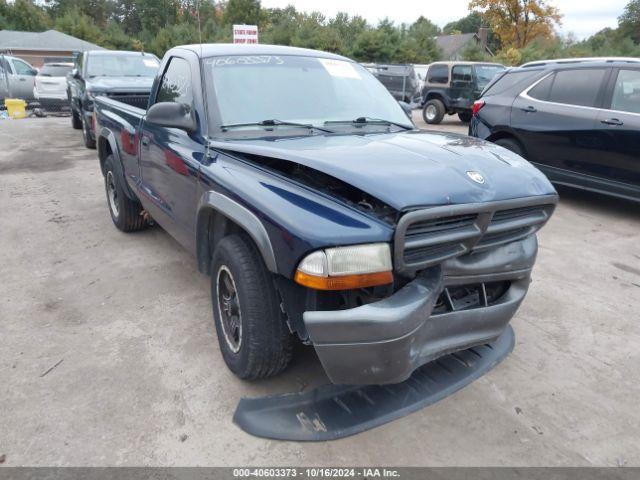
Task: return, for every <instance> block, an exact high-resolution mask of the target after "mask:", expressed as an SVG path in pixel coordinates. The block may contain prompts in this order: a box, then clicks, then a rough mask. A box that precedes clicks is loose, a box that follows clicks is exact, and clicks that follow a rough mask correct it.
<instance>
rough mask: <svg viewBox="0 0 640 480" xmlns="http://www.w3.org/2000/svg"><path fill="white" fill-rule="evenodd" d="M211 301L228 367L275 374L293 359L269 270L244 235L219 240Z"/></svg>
mask: <svg viewBox="0 0 640 480" xmlns="http://www.w3.org/2000/svg"><path fill="white" fill-rule="evenodd" d="M211 301H212V304H213V318H214V321H215V325H216V332H217V334H218V344H219V345H220V350H221V352H222V357H223V358H224V361H225V363H226V364H227V367H229V370H231V371H232V372H233V373H235V374H236V375H237V376H238V377H240V378H242V379H248V380H253V379H258V378H266V377H271V376H273V375H276V374H278V373H280V372H281V371H283V370H284V369H285V368H286V367H287V366H288V365H289V362H290V361H291V357H292V350H293V336H292V335H291V333H290V332H289V328H288V327H287V324H286V323H285V321H284V318H283V315H282V312H281V310H280V301H279V298H278V294H277V292H276V289H275V286H274V283H273V279H272V278H271V274H270V273H269V271H268V270H267V267H266V266H265V264H264V262H263V260H262V257H261V256H260V253H259V252H258V250H257V249H256V247H255V245H254V244H253V242H252V241H251V240H250V239H249V237H247V236H246V235H230V236H228V237H225V238H223V239H222V240H220V243H218V245H217V247H216V249H215V252H214V254H213V259H212V261H211Z"/></svg>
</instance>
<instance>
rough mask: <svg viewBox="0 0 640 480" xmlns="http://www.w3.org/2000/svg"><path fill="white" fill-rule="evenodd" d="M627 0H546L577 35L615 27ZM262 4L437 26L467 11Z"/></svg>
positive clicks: (405, 3) (445, 3)
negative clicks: (421, 18)
mask: <svg viewBox="0 0 640 480" xmlns="http://www.w3.org/2000/svg"><path fill="white" fill-rule="evenodd" d="M628 1H629V0H605V1H602V0H549V1H548V3H550V4H551V5H554V6H555V7H557V8H558V9H559V10H560V12H561V13H562V14H563V21H562V26H561V27H560V28H559V31H560V33H561V34H563V35H566V34H568V33H570V32H571V33H573V34H574V35H575V36H576V37H578V38H579V39H583V38H586V37H589V36H591V35H593V34H594V33H596V32H598V31H599V30H602V29H603V28H605V27H616V26H617V25H618V21H617V19H618V17H619V16H620V15H621V14H622V12H623V10H624V7H625V5H626V4H627V3H628ZM261 4H262V6H263V7H267V8H273V7H280V8H282V7H286V6H287V5H293V6H294V7H296V9H297V10H300V11H303V12H312V11H319V12H321V13H323V14H324V15H325V16H327V17H333V16H334V15H335V14H336V13H337V12H347V13H348V14H350V15H360V16H362V17H364V18H366V19H367V21H368V22H369V23H372V24H376V23H377V22H378V20H381V19H383V18H384V17H389V19H391V20H393V21H394V22H396V23H412V22H414V21H415V20H416V19H417V18H418V17H419V16H420V15H423V16H425V17H426V18H428V19H429V20H431V21H432V22H434V23H436V24H437V25H438V26H440V27H444V26H445V25H446V24H447V23H449V22H451V21H453V20H457V19H459V18H461V17H464V16H465V15H467V14H468V13H469V10H468V8H467V6H468V4H469V1H468V0H436V1H434V0H392V1H389V0H387V1H384V0H322V1H318V0H261Z"/></svg>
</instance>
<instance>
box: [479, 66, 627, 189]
mask: <svg viewBox="0 0 640 480" xmlns="http://www.w3.org/2000/svg"><path fill="white" fill-rule="evenodd" d="M474 111H475V114H474V118H473V119H472V121H471V124H470V127H469V132H470V134H471V135H473V136H474V137H478V138H481V139H486V140H489V141H492V142H495V143H497V144H498V145H501V146H503V147H505V148H508V149H509V150H511V151H513V152H515V153H517V154H519V155H521V156H524V157H525V158H527V159H528V160H529V161H531V162H532V163H533V164H534V165H536V166H537V167H538V168H539V169H540V170H542V171H543V172H544V173H545V174H546V175H547V177H548V178H549V179H550V180H551V181H552V182H554V183H557V184H563V185H569V186H572V187H578V188H582V189H586V190H593V191H597V192H601V193H605V194H609V195H615V196H618V197H623V198H627V199H634V200H640V154H639V152H640V59H603V58H600V59H582V60H580V59H571V60H555V61H543V62H533V63H530V64H526V65H524V66H522V67H520V68H515V69H512V70H509V71H507V72H505V73H504V74H503V75H501V76H500V77H498V78H497V79H496V80H495V81H494V82H493V83H492V84H490V85H489V86H488V87H487V89H486V90H485V92H484V93H483V95H482V98H481V99H479V100H478V101H477V102H476V103H475V106H474Z"/></svg>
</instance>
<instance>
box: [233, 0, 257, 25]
mask: <svg viewBox="0 0 640 480" xmlns="http://www.w3.org/2000/svg"><path fill="white" fill-rule="evenodd" d="M259 20H260V0H229V1H228V2H227V5H226V7H225V9H224V23H225V25H238V24H247V25H257V24H258V23H259Z"/></svg>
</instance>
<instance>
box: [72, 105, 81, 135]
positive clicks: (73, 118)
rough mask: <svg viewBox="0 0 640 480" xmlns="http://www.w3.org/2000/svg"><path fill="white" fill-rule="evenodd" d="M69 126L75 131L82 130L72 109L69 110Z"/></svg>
mask: <svg viewBox="0 0 640 480" xmlns="http://www.w3.org/2000/svg"><path fill="white" fill-rule="evenodd" d="M71 126H72V127H73V128H74V129H76V130H80V129H81V128H82V120H81V119H80V115H79V114H78V112H76V111H75V110H74V109H73V108H72V109H71Z"/></svg>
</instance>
